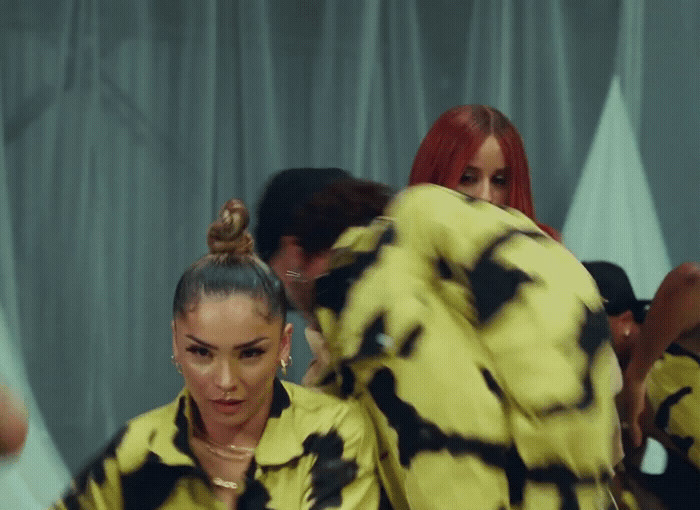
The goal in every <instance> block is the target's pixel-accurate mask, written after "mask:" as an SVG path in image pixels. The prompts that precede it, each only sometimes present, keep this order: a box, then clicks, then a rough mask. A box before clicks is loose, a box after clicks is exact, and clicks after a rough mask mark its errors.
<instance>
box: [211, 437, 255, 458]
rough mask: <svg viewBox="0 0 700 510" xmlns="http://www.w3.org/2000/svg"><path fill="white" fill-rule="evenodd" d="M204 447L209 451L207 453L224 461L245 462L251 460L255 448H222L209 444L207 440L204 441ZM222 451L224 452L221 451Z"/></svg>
mask: <svg viewBox="0 0 700 510" xmlns="http://www.w3.org/2000/svg"><path fill="white" fill-rule="evenodd" d="M204 446H205V447H206V449H207V450H209V453H211V454H213V455H216V456H217V457H219V458H221V459H226V460H245V459H249V458H251V457H252V456H253V453H255V448H246V447H245V446H236V445H234V444H230V445H227V446H223V445H219V444H216V443H210V442H209V441H207V440H204ZM217 448H218V449H217ZM222 449H225V450H224V451H222Z"/></svg>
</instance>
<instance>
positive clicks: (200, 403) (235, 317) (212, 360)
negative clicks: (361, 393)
mask: <svg viewBox="0 0 700 510" xmlns="http://www.w3.org/2000/svg"><path fill="white" fill-rule="evenodd" d="M266 313H267V305H266V304H265V303H264V302H262V301H261V300H259V299H254V298H252V297H249V296H247V295H244V294H233V295H231V296H228V297H225V298H217V297H202V298H201V299H200V301H199V303H198V304H197V306H196V307H194V308H193V309H192V310H190V311H188V312H187V313H186V314H185V315H184V316H178V317H177V318H176V319H175V320H174V321H173V354H174V356H175V359H176V361H178V362H180V364H181V365H182V374H183V376H184V378H185V385H186V387H187V389H188V391H189V392H190V395H191V396H192V399H193V400H194V402H195V404H196V405H197V408H198V409H199V413H200V415H201V417H202V421H203V422H204V426H205V427H206V429H207V431H210V430H211V429H212V428H221V427H240V426H241V425H244V424H245V423H247V422H248V421H249V420H250V419H251V418H254V417H257V418H260V419H261V420H262V421H263V422H264V420H265V419H267V413H268V412H269V405H270V403H271V402H272V388H273V381H274V378H275V375H276V372H277V368H278V367H279V365H280V359H284V360H285V361H286V360H287V358H288V357H289V348H290V341H291V334H292V325H291V324H287V325H286V326H284V325H283V323H282V320H281V319H280V318H274V319H273V320H272V321H271V322H268V320H267V318H266V317H265V314H266ZM283 326H284V327H283Z"/></svg>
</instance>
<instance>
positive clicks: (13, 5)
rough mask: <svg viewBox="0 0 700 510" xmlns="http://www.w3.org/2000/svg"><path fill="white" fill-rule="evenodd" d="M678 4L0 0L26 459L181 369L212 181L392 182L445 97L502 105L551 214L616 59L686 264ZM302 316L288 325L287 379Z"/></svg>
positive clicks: (575, 178)
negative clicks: (341, 178)
mask: <svg viewBox="0 0 700 510" xmlns="http://www.w3.org/2000/svg"><path fill="white" fill-rule="evenodd" d="M635 5H637V6H641V7H636V8H635ZM699 9H700V7H699V6H698V4H697V2H693V1H691V0H682V1H680V0H679V1H678V2H663V1H661V0H653V1H652V0H647V1H646V2H644V3H639V2H633V1H632V0H630V1H622V0H617V1H608V0H601V1H595V2H559V1H556V0H546V1H536V0H526V1H522V2H517V1H514V0H499V1H489V0H471V1H461V0H437V1H431V2H423V1H419V0H407V1H403V0H383V1H380V0H363V1H357V2H337V1H335V0H325V1H317V2H308V1H303V0H288V1H284V2H278V1H262V0H261V1H255V2H247V1H239V2H232V1H228V0H226V1H224V0H201V1H198V2H191V1H187V0H176V1H172V0H148V1H142V0H116V1H115V0H109V1H107V0H5V1H3V2H0V51H1V52H2V53H1V56H2V58H1V59H0V66H1V67H0V120H2V128H1V129H2V131H1V132H2V137H1V138H0V236H1V237H0V305H1V306H2V309H3V310H4V314H5V316H6V322H7V330H8V334H7V335H6V337H5V339H4V340H3V344H2V347H1V348H2V349H3V350H2V351H1V352H0V356H2V359H3V363H2V364H1V365H0V366H1V367H2V373H0V379H1V380H3V381H6V382H9V383H11V384H12V385H14V386H17V387H18V388H19V391H20V392H22V393H23V395H24V396H25V398H26V399H28V400H29V401H30V403H31V402H33V401H34V399H35V400H36V406H34V405H33V404H32V405H31V407H32V409H33V411H34V413H33V416H36V418H37V419H39V416H40V415H41V416H43V420H44V421H45V423H46V428H45V429H42V430H43V432H42V431H40V430H39V429H41V425H40V423H41V420H40V419H39V421H37V422H35V423H34V425H33V426H34V427H37V429H36V430H37V434H39V435H42V434H44V432H46V436H45V438H46V439H47V440H49V441H48V444H49V446H47V450H46V456H47V457H51V456H53V453H52V448H53V446H50V443H51V441H50V439H51V438H52V439H53V441H54V442H55V446H56V449H57V451H58V452H60V456H61V457H62V458H63V459H64V461H65V464H66V466H67V467H68V469H69V470H70V471H73V472H74V471H75V470H76V469H77V468H79V467H80V466H81V465H82V464H83V463H84V462H85V460H86V459H88V458H90V457H92V456H93V454H94V453H96V452H97V450H98V449H99V448H100V447H101V445H102V443H103V442H104V441H105V439H106V438H108V437H110V436H111V435H112V434H113V433H114V432H115V431H116V430H117V429H118V428H119V426H120V425H121V424H122V422H124V421H125V420H126V419H128V418H130V417H132V416H134V415H136V414H138V413H140V412H143V411H145V410H147V409H150V408H153V407H155V406H156V405H161V404H164V403H166V402H169V401H170V400H172V398H173V396H174V395H175V394H176V393H177V391H178V390H179V389H180V386H181V380H180V379H179V376H178V374H177V373H176V372H175V370H174V369H173V367H172V366H171V365H170V363H169V357H170V350H171V343H170V328H169V321H170V316H171V311H170V303H171V299H172V293H173V290H174V287H175V284H176V281H177V278H178V277H179V276H180V274H181V273H182V271H183V270H184V268H185V267H186V266H187V265H188V264H189V263H190V262H192V261H193V260H195V259H196V258H197V257H199V256H200V255H201V254H202V253H203V252H204V251H205V249H206V244H205V229H206V226H207V225H208V223H209V222H210V221H211V219H212V218H213V215H214V213H215V212H216V211H217V210H218V208H219V206H220V205H221V204H222V203H223V202H224V201H225V200H226V199H228V198H230V197H232V196H237V197H240V198H243V199H244V200H245V201H246V202H247V203H248V205H250V206H254V205H255V201H256V198H257V195H258V194H259V192H260V190H261V189H262V187H263V186H264V184H265V181H266V180H267V178H268V177H269V176H270V175H272V174H273V173H274V172H276V171H277V170H279V169H281V168H285V167H291V166H340V167H343V168H346V169H348V170H349V171H351V172H352V173H353V174H355V175H357V176H362V177H367V178H372V179H376V180H380V181H383V182H386V183H388V184H390V185H391V186H393V187H395V188H400V187H402V186H403V185H404V184H405V183H406V182H407V179H408V174H409V171H410V166H411V163H412V160H413V156H414V154H415V151H416V149H417V147H418V145H419V143H420V140H421V138H422V137H423V135H424V134H425V132H426V131H427V129H428V128H429V127H430V124H431V123H432V122H433V120H434V119H435V118H436V117H437V116H438V115H439V114H440V113H441V112H442V111H444V110H445V109H447V108H448V107H450V106H453V105H456V104H464V103H487V104H492V105H493V106H495V107H497V108H499V109H501V110H502V111H503V112H504V113H505V114H506V115H508V116H509V117H510V118H511V119H512V120H513V121H514V123H515V124H516V125H517V126H518V127H519V129H520V131H521V133H522V135H523V138H524V140H525V146H526V149H527V152H528V157H529V159H530V165H531V168H532V173H533V176H532V178H533V187H534V190H535V203H536V206H537V207H536V210H537V215H538V218H539V220H540V221H543V222H545V223H548V224H550V225H552V226H554V227H555V228H558V229H561V228H562V226H563V225H564V222H565V219H566V217H567V214H568V211H569V207H570V205H571V203H572V201H573V197H574V194H575V192H576V190H577V186H578V183H579V178H580V175H581V172H582V170H583V167H584V163H585V162H586V161H587V160H588V159H589V158H588V155H589V151H590V150H591V143H592V141H593V140H594V135H595V133H596V129H597V127H598V125H599V121H600V118H601V115H602V111H603V106H604V104H605V100H606V97H607V96H608V92H609V90H610V86H611V83H612V80H613V76H620V80H621V81H620V83H621V97H622V99H623V100H624V101H625V104H626V108H627V112H628V115H629V119H630V121H629V122H630V123H631V126H632V129H631V133H633V136H635V137H636V141H637V144H638V147H639V156H640V161H641V165H642V169H641V171H642V172H644V173H645V174H646V177H647V179H648V182H649V189H650V193H651V200H650V201H649V202H648V203H649V204H652V205H651V207H654V208H655V210H654V211H651V212H650V214H653V215H655V217H657V218H658V224H659V226H660V235H661V237H662V239H661V241H660V242H661V245H662V246H664V248H665V249H666V250H667V253H668V259H669V260H670V263H671V264H672V265H676V264H677V263H680V262H681V261H683V260H686V259H695V260H697V258H698V252H699V250H698V239H700V211H699V210H698V207H697V190H698V189H700V177H699V176H700V173H699V172H698V171H697V169H698V166H699V165H698V163H700V161H698V150H697V145H698V144H697V133H698V132H700V126H699V125H698V123H700V102H698V101H697V97H698V96H700V94H699V92H700V91H699V90H698V87H699V85H698V84H699V83H700V80H698V67H697V65H692V64H693V63H697V55H698V47H699V46H698V45H699V44H700V35H698V34H700V26H698V25H699V23H700V21H699V20H700V13H699V12H698V10H699ZM612 159H614V158H612ZM618 159H619V158H618ZM616 161H617V160H616ZM610 171H611V172H616V171H617V169H616V168H611V169H610ZM615 182H618V181H615ZM621 185H623V186H624V184H621ZM583 200H584V203H585V197H584V198H583ZM571 235H573V236H577V235H579V233H578V232H576V231H575V229H574V232H573V233H572V234H571ZM654 246H656V244H654ZM654 256H655V255H652V257H654ZM659 256H660V254H659ZM657 283H658V282H657ZM302 332H303V327H301V323H300V321H298V327H297V334H296V335H295V340H294V342H295V344H296V345H295V347H294V349H295V364H294V366H293V367H292V371H291V378H293V379H296V380H299V379H300V377H301V374H302V373H303V372H304V370H305V368H306V363H307V361H308V349H307V348H306V347H305V346H304V345H303V342H304V338H303V334H302ZM6 348H7V350H5V349H6ZM6 354H7V355H6ZM49 434H50V435H49ZM42 437H44V436H42ZM26 453H27V454H30V455H37V454H38V453H37V451H36V450H35V449H33V448H28V450H27V452H26ZM37 458H39V457H37ZM56 458H57V466H56V473H57V474H56V475H55V477H56V479H61V478H62V477H63V476H64V474H65V467H64V466H62V464H61V462H60V459H59V458H58V457H56ZM35 462H36V461H35ZM0 469H2V470H3V471H0V477H1V476H2V473H4V472H5V471H4V470H5V466H3V467H2V468H0ZM51 469H53V468H48V470H49V471H50V470H51ZM62 470H64V471H62ZM37 471H43V472H44V473H37V474H35V475H32V476H44V474H45V473H46V471H47V470H40V469H37ZM25 473H26V472H25ZM51 476H54V475H51ZM30 478H31V476H30ZM0 480H1V478H0ZM0 483H2V482H0ZM27 483H30V484H31V483H36V481H32V480H31V479H28V480H27Z"/></svg>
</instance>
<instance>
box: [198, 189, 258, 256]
mask: <svg viewBox="0 0 700 510" xmlns="http://www.w3.org/2000/svg"><path fill="white" fill-rule="evenodd" d="M249 221H250V215H249V214H248V209H247V208H246V206H245V204H244V203H243V201H242V200H238V199H236V198H232V199H231V200H229V201H228V202H226V203H225V204H224V205H223V206H222V207H221V209H220V210H219V217H218V218H217V219H216V221H215V222H214V223H212V224H211V225H209V229H208V230H207V245H208V246H209V253H211V254H212V255H223V256H228V255H233V256H239V257H241V256H246V255H252V254H253V236H252V235H250V232H248V230H246V227H247V226H248V222H249Z"/></svg>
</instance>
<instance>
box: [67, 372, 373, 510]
mask: <svg viewBox="0 0 700 510" xmlns="http://www.w3.org/2000/svg"><path fill="white" fill-rule="evenodd" d="M347 404H348V403H346V402H342V401H340V400H338V399H335V398H330V397H328V396H327V395H322V394H320V393H318V392H314V391H311V390H308V389H305V388H302V387H301V386H297V385H294V384H290V383H287V382H281V381H279V380H278V379H275V385H274V396H273V403H272V409H271V412H270V418H269V419H268V421H267V424H266V426H265V430H264V432H263V435H262V437H261V438H260V442H259V444H258V446H257V448H256V449H255V455H254V458H253V460H252V461H251V465H250V468H249V469H248V472H247V474H246V480H245V483H244V484H243V487H242V488H241V489H239V490H240V496H239V498H238V508H239V509H255V510H258V509H280V510H287V509H295V510H296V509H326V508H343V509H350V508H352V509H366V508H370V509H371V508H378V505H379V497H380V496H379V484H378V482H377V478H376V469H375V457H376V452H375V447H376V440H375V438H374V433H373V430H372V428H371V425H369V424H368V418H367V417H366V415H365V414H364V412H363V411H362V410H361V409H360V408H359V406H357V405H347ZM191 433H192V427H191V399H190V398H189V396H188V393H187V391H186V390H183V392H182V393H181V394H180V395H179V396H178V398H177V399H176V400H175V401H174V402H172V403H171V404H169V405H166V406H164V407H161V408H159V409H155V410H153V411H150V412H148V413H146V414H144V415H142V416H140V417H138V418H135V419H133V420H131V421H130V422H129V423H128V424H127V425H126V427H125V428H124V429H123V430H122V431H121V432H120V433H119V434H118V435H117V436H116V437H115V438H114V440H113V441H112V442H111V443H110V444H109V445H108V447H107V448H106V450H105V452H104V453H103V454H102V455H101V456H100V457H99V458H97V459H96V460H95V461H94V462H93V463H92V464H91V465H90V466H88V467H87V469H85V471H84V472H83V473H82V474H81V475H80V476H78V477H77V478H76V479H75V480H74V481H73V487H72V488H71V489H70V490H69V491H68V492H67V493H66V494H65V495H64V497H63V500H62V501H60V502H59V503H57V504H56V505H55V507H54V508H55V509H62V510H63V509H67V510H73V509H94V510H107V509H110V510H116V509H124V510H127V509H132V510H150V509H163V510H165V509H217V510H224V508H225V505H224V504H223V503H222V502H221V501H219V500H218V499H216V497H215V495H214V493H213V491H212V486H211V485H210V482H209V480H208V478H207V476H206V474H205V473H204V472H203V471H202V469H201V468H200V467H199V465H198V463H197V462H196V460H195V458H194V457H193V455H192V452H191V450H190V448H189V440H188V438H189V437H190V435H191Z"/></svg>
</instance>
